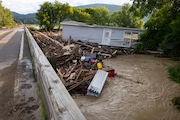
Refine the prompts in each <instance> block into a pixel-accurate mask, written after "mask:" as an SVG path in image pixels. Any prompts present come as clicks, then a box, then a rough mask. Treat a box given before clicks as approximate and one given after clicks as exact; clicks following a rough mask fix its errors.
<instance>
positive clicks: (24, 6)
mask: <svg viewBox="0 0 180 120" xmlns="http://www.w3.org/2000/svg"><path fill="white" fill-rule="evenodd" d="M45 1H49V2H54V1H55V0H3V1H2V4H3V6H4V7H6V8H8V9H10V10H11V11H14V12H17V13H21V14H27V13H35V12H37V10H38V9H39V8H40V5H41V4H43V3H44V2H45ZM58 1H59V2H61V3H66V2H68V3H69V4H70V5H72V6H78V5H86V4H92V3H107V4H117V5H123V4H124V3H132V0H110V1H105V0H98V2H97V0H83V1H82V0H73V1H72V0H63V1H62V0H58Z"/></svg>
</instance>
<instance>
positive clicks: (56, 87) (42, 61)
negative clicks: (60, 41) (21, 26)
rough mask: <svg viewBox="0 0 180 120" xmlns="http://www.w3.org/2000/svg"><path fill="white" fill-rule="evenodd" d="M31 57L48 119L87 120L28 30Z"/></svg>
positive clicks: (26, 30)
mask: <svg viewBox="0 0 180 120" xmlns="http://www.w3.org/2000/svg"><path fill="white" fill-rule="evenodd" d="M25 32H26V35H27V38H28V42H29V47H30V51H31V55H32V57H33V60H34V64H35V71H36V75H37V79H38V81H39V82H40V84H41V90H42V92H43V96H44V98H45V103H46V110H47V113H48V119H50V120H85V119H86V118H85V117H84V115H83V114H82V113H81V111H80V109H79V108H78V107H77V105H76V103H75V102H74V100H73V99H72V97H71V96H70V94H69V92H68V91H67V90H66V88H65V86H64V85H63V83H62V82H61V80H60V78H59V77H58V76H57V74H56V72H55V71H54V69H53V68H52V66H51V64H50V63H49V61H48V60H47V58H46V56H45V55H44V54H43V52H42V51H41V49H40V48H39V46H38V44H37V43H36V41H35V40H34V38H33V36H32V35H31V33H30V32H29V30H28V29H27V28H25Z"/></svg>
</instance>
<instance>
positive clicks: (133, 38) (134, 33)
mask: <svg viewBox="0 0 180 120" xmlns="http://www.w3.org/2000/svg"><path fill="white" fill-rule="evenodd" d="M138 38H139V33H138V32H132V40H134V41H136V40H138Z"/></svg>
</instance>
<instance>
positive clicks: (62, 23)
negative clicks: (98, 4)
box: [60, 21, 144, 32]
mask: <svg viewBox="0 0 180 120" xmlns="http://www.w3.org/2000/svg"><path fill="white" fill-rule="evenodd" d="M60 24H61V25H68V26H79V27H91V28H109V29H121V30H134V31H142V32H143V31H144V29H139V28H128V27H115V26H101V25H96V24H94V25H89V24H86V23H82V22H77V21H63V22H61V23H60Z"/></svg>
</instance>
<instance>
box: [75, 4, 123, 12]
mask: <svg viewBox="0 0 180 120" xmlns="http://www.w3.org/2000/svg"><path fill="white" fill-rule="evenodd" d="M76 7H77V8H95V7H106V8H108V9H109V12H110V14H112V13H113V12H114V11H116V10H120V9H121V6H120V5H114V4H102V3H96V4H88V5H80V6H76Z"/></svg>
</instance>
